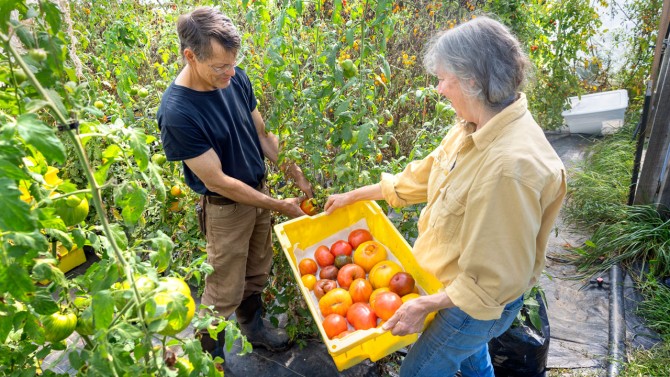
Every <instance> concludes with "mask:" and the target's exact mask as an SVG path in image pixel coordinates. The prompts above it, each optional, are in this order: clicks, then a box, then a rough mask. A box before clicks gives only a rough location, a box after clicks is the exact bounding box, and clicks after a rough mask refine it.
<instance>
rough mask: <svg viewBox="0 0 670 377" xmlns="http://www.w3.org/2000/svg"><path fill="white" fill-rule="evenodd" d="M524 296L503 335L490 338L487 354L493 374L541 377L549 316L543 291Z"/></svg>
mask: <svg viewBox="0 0 670 377" xmlns="http://www.w3.org/2000/svg"><path fill="white" fill-rule="evenodd" d="M531 292H532V293H534V295H533V294H531V295H530V297H529V296H525V299H524V305H523V307H522V308H521V312H520V315H519V316H518V317H517V319H516V320H515V321H514V323H513V324H512V326H511V327H510V328H509V329H508V330H507V331H506V332H505V333H503V334H502V335H500V336H499V337H497V338H493V339H491V341H490V342H489V354H490V355H491V361H492V363H493V369H494V371H495V375H496V377H541V376H544V375H545V371H546V367H547V357H548V356H549V318H548V317H547V308H546V306H545V303H544V300H543V297H542V294H541V292H540V291H538V290H535V289H534V290H532V291H531Z"/></svg>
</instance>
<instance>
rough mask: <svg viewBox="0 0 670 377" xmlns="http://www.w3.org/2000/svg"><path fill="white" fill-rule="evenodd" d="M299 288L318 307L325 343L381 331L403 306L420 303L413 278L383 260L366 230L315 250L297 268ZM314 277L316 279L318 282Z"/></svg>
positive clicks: (381, 250) (380, 249)
mask: <svg viewBox="0 0 670 377" xmlns="http://www.w3.org/2000/svg"><path fill="white" fill-rule="evenodd" d="M298 269H299V271H300V275H301V282H302V284H303V285H304V286H305V287H306V288H307V289H308V290H310V291H312V294H313V295H314V297H315V298H316V300H317V301H318V303H319V310H320V311H321V315H322V316H323V321H322V326H323V329H324V331H325V333H326V336H328V338H329V339H333V338H342V337H344V336H346V335H348V334H350V333H351V332H352V331H356V330H367V329H371V328H374V327H377V326H380V325H381V324H382V323H383V321H386V320H388V319H389V318H391V316H392V315H393V314H394V313H395V311H396V310H397V309H398V308H399V307H400V306H401V305H402V304H403V302H406V301H407V300H411V299H413V298H416V297H419V291H418V287H417V286H416V284H415V281H414V277H413V276H412V275H411V274H410V273H408V272H405V271H403V268H402V267H401V266H400V265H399V264H398V263H396V262H394V261H392V260H389V259H388V254H387V251H386V247H385V246H384V245H382V244H381V243H379V242H377V241H375V240H374V239H373V237H372V234H371V233H370V232H369V231H368V230H367V229H355V230H353V231H351V232H350V233H349V237H348V238H347V240H346V241H345V240H338V241H336V242H335V243H333V244H332V245H331V246H330V247H328V246H326V245H320V246H318V247H317V248H316V250H315V251H314V258H309V257H306V258H303V259H301V260H300V262H299V263H298ZM317 276H318V278H317Z"/></svg>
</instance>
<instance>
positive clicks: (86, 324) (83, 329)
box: [75, 306, 95, 335]
mask: <svg viewBox="0 0 670 377" xmlns="http://www.w3.org/2000/svg"><path fill="white" fill-rule="evenodd" d="M75 330H76V331H77V332H78V333H79V335H93V332H94V331H95V326H93V307H91V306H89V307H88V308H86V309H84V310H83V311H82V312H81V313H79V316H78V317H77V326H76V327H75Z"/></svg>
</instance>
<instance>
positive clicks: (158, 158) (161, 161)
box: [151, 153, 167, 166]
mask: <svg viewBox="0 0 670 377" xmlns="http://www.w3.org/2000/svg"><path fill="white" fill-rule="evenodd" d="M151 162H153V163H154V164H156V165H159V166H163V165H165V163H166V162H167V157H165V155H164V154H161V153H156V154H154V155H152V156H151Z"/></svg>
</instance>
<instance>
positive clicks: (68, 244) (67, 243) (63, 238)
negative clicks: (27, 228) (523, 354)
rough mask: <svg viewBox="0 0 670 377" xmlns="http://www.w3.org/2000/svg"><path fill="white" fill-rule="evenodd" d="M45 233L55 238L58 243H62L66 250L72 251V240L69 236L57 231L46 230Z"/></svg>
mask: <svg viewBox="0 0 670 377" xmlns="http://www.w3.org/2000/svg"><path fill="white" fill-rule="evenodd" d="M46 232H47V236H49V237H51V238H55V239H57V240H58V241H60V243H62V244H63V246H64V247H65V248H66V249H68V250H71V249H72V239H71V238H70V235H69V234H68V233H65V232H63V231H61V230H58V229H47V231H46Z"/></svg>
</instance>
